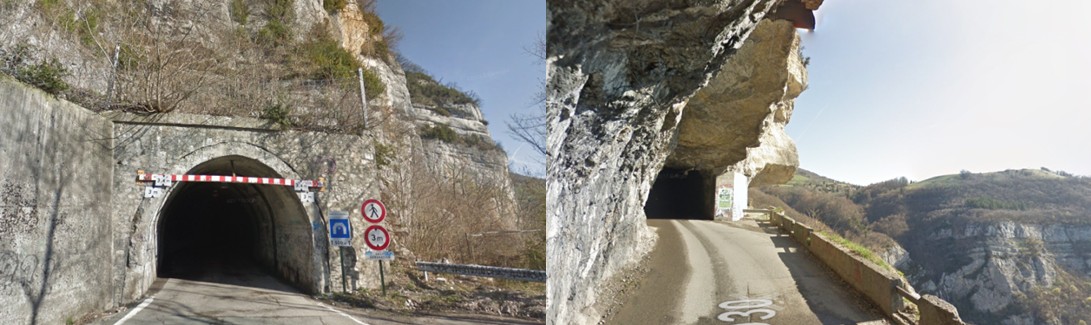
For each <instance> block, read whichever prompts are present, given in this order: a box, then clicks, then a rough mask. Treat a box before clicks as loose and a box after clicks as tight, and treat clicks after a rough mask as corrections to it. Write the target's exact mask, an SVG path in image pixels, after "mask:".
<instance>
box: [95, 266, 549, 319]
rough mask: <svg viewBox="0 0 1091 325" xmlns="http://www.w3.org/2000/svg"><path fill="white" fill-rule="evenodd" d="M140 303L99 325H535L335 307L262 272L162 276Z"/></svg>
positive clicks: (464, 317) (479, 317) (457, 316)
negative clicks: (193, 276)
mask: <svg viewBox="0 0 1091 325" xmlns="http://www.w3.org/2000/svg"><path fill="white" fill-rule="evenodd" d="M148 295H149V297H148V298H145V300H143V301H142V302H141V303H140V304H138V305H136V306H132V307H131V308H129V309H127V310H125V311H122V312H120V313H118V314H116V315H113V316H111V317H107V318H105V319H102V320H100V321H98V322H96V323H97V324H126V325H136V324H291V325H302V324H346V325H360V324H369V325H390V324H533V322H527V321H523V320H518V319H505V318H499V317H489V316H461V315H437V316H407V315H400V314H394V313H388V312H383V311H378V310H369V309H350V308H339V307H333V306H330V305H329V304H327V303H324V302H320V301H318V300H315V299H312V298H311V297H309V296H307V295H305V294H302V293H299V292H298V291H297V290H296V289H294V288H292V287H291V286H288V285H286V284H284V283H282V282H280V281H278V280H277V279H275V278H273V277H271V276H269V275H266V274H264V273H262V272H260V271H253V270H251V271H245V272H208V273H205V274H202V275H201V276H200V277H199V278H198V279H192V280H187V279H174V278H171V279H165V278H160V279H158V280H156V282H155V284H153V286H152V289H151V290H149V294H148Z"/></svg>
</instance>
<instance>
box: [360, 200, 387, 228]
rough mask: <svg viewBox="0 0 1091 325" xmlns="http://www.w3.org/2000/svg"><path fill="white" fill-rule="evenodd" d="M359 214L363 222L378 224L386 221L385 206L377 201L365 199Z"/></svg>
mask: <svg viewBox="0 0 1091 325" xmlns="http://www.w3.org/2000/svg"><path fill="white" fill-rule="evenodd" d="M360 214H361V215H363V216H364V220H367V222H370V223H380V222H382V221H383V219H386V206H385V205H383V202H381V201H379V200H376V199H367V201H364V204H361V205H360Z"/></svg>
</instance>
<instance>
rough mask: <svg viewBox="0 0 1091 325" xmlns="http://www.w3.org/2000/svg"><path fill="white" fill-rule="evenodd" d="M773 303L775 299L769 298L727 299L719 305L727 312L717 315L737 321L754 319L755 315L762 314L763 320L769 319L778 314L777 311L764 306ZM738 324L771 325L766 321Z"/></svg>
mask: <svg viewBox="0 0 1091 325" xmlns="http://www.w3.org/2000/svg"><path fill="white" fill-rule="evenodd" d="M772 305H773V301H772V300H769V299H747V300H735V301H725V302H723V303H721V304H720V305H719V306H720V308H722V309H725V310H727V312H725V313H722V314H720V316H716V319H719V320H721V321H725V322H731V323H734V322H737V321H748V320H753V319H754V316H757V315H759V314H760V315H761V317H758V318H760V319H761V320H767V319H770V318H773V316H776V315H777V312H776V311H774V310H772V309H769V308H763V307H769V306H772ZM738 325H769V324H766V323H742V324H738Z"/></svg>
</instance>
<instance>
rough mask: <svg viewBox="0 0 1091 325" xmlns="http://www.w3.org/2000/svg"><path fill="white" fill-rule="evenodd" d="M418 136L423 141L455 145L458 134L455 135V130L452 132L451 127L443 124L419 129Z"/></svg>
mask: <svg viewBox="0 0 1091 325" xmlns="http://www.w3.org/2000/svg"><path fill="white" fill-rule="evenodd" d="M420 136H421V137H422V138H425V139H437V140H440V141H443V142H447V143H456V142H458V141H459V136H458V133H455V130H452V129H451V127H449V126H447V125H444V124H436V125H433V126H425V127H422V128H421V129H420Z"/></svg>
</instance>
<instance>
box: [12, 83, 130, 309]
mask: <svg viewBox="0 0 1091 325" xmlns="http://www.w3.org/2000/svg"><path fill="white" fill-rule="evenodd" d="M113 143H114V142H113V140H112V125H111V123H110V121H109V120H107V119H104V118H102V117H99V116H97V115H95V114H93V113H91V112H89V111H87V110H85V109H83V108H81V107H78V106H76V105H73V104H71V103H68V102H65V101H62V100H57V99H55V98H53V97H52V96H50V95H48V94H46V93H44V92H42V91H40V90H37V89H34V88H31V87H28V86H26V85H23V84H22V83H19V82H17V81H15V80H12V79H10V78H9V77H7V76H3V75H0V324H28V323H35V322H36V323H41V324H59V323H64V322H65V320H66V319H67V318H69V317H71V318H77V317H79V316H80V315H82V314H84V313H87V312H93V311H98V310H101V309H104V308H106V307H108V306H111V305H113V304H114V303H115V301H114V300H113V295H112V294H111V290H110V288H111V287H112V284H113V283H112V281H111V278H110V276H109V272H108V270H110V269H111V268H112V265H111V263H110V262H111V258H110V256H111V253H110V252H111V250H112V241H111V240H110V233H111V230H112V229H111V224H110V223H108V222H103V221H104V220H106V219H105V217H106V216H109V215H110V208H111V205H110V202H111V200H112V191H113V186H112V182H111V180H112V179H113V169H112V168H111V166H112V165H113V159H112V155H111V150H110V148H111V147H112V146H113Z"/></svg>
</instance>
